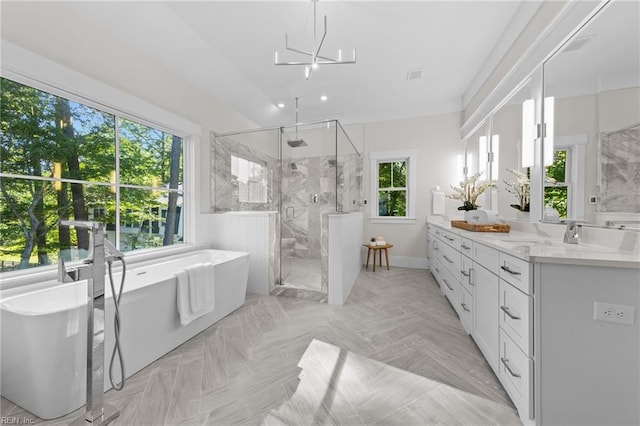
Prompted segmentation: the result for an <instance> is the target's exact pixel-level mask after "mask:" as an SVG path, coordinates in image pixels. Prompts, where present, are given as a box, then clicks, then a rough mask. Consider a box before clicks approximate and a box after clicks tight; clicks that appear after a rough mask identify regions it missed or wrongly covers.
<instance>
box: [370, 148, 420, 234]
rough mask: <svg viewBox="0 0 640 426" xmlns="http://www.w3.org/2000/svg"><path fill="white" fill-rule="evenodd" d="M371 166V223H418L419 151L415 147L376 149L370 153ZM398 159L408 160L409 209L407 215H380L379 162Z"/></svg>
mask: <svg viewBox="0 0 640 426" xmlns="http://www.w3.org/2000/svg"><path fill="white" fill-rule="evenodd" d="M369 160H370V167H369V175H370V185H369V186H370V198H369V199H370V200H371V202H370V207H369V222H370V223H405V224H412V223H416V216H415V198H416V197H415V191H416V168H417V161H418V153H417V151H416V150H414V149H407V150H392V151H376V152H371V153H369ZM396 161H406V163H407V183H406V191H407V211H406V215H405V216H379V215H378V213H379V212H378V203H379V199H378V193H379V191H380V188H379V187H378V183H379V174H378V164H380V163H392V162H396Z"/></svg>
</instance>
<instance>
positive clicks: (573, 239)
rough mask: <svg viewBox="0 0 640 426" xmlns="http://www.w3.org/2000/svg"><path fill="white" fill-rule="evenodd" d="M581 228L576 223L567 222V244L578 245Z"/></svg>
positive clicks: (565, 236) (565, 238)
mask: <svg viewBox="0 0 640 426" xmlns="http://www.w3.org/2000/svg"><path fill="white" fill-rule="evenodd" d="M581 228H582V227H581V226H580V225H578V224H577V223H576V222H575V221H569V222H567V229H566V231H564V242H565V243H567V244H578V238H580V230H581Z"/></svg>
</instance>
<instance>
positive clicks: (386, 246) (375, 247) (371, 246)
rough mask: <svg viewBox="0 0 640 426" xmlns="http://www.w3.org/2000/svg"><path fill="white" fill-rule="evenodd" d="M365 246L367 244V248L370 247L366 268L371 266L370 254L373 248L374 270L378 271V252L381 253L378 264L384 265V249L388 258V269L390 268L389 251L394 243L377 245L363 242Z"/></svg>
mask: <svg viewBox="0 0 640 426" xmlns="http://www.w3.org/2000/svg"><path fill="white" fill-rule="evenodd" d="M363 246H365V247H366V248H368V249H369V250H367V266H366V268H369V256H370V255H371V250H373V272H375V271H376V253H378V254H379V256H378V257H379V262H378V265H380V266H382V250H384V256H385V258H386V259H387V271H388V270H389V251H388V249H390V248H391V247H393V244H385V245H383V246H376V245H372V244H363Z"/></svg>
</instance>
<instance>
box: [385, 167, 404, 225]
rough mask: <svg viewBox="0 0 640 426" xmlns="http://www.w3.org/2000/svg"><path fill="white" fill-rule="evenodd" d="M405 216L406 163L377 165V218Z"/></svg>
mask: <svg viewBox="0 0 640 426" xmlns="http://www.w3.org/2000/svg"><path fill="white" fill-rule="evenodd" d="M406 215H407V162H406V161H392V162H379V163H378V216H402V217H404V216H406Z"/></svg>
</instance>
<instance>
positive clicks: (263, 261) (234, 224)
mask: <svg viewBox="0 0 640 426" xmlns="http://www.w3.org/2000/svg"><path fill="white" fill-rule="evenodd" d="M207 221H208V223H209V227H208V230H209V231H210V232H211V234H213V235H215V242H214V243H213V248H216V249H221V250H234V251H244V252H247V253H249V255H250V257H249V278H248V280H247V291H248V292H250V293H257V294H269V292H270V290H271V289H272V288H273V287H274V286H275V280H276V279H277V278H278V277H277V276H276V274H277V273H278V270H279V268H278V265H277V262H276V256H277V251H278V245H277V243H276V235H275V234H276V212H229V213H221V214H212V215H209V216H208V217H207Z"/></svg>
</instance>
